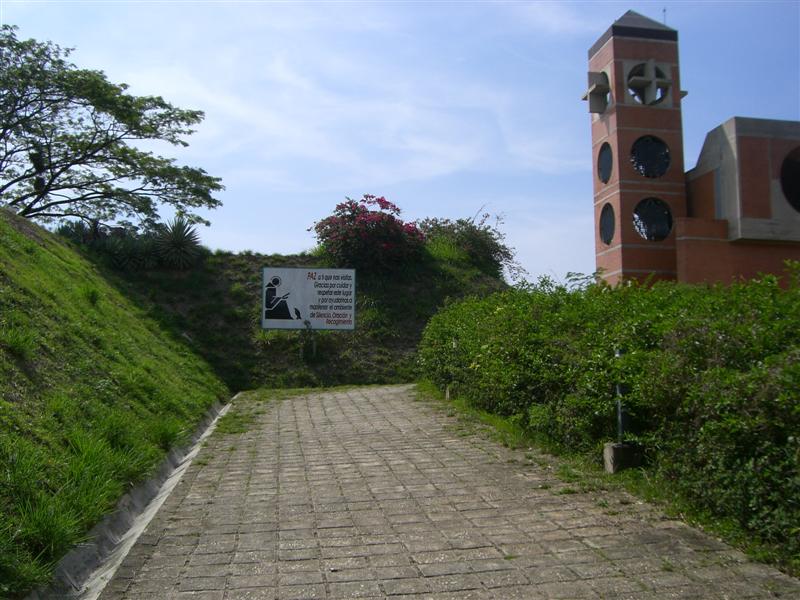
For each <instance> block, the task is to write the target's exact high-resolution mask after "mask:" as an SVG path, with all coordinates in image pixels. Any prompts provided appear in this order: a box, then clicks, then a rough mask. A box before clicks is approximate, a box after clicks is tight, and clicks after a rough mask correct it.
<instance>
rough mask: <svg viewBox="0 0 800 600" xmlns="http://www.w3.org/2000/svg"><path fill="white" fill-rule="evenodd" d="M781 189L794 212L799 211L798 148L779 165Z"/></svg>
mask: <svg viewBox="0 0 800 600" xmlns="http://www.w3.org/2000/svg"><path fill="white" fill-rule="evenodd" d="M781 189H782V190H783V195H784V196H786V199H787V200H788V201H789V204H791V205H792V208H794V209H795V210H796V211H800V147H798V148H795V149H794V150H792V151H791V152H789V154H788V155H787V156H786V158H784V159H783V164H781Z"/></svg>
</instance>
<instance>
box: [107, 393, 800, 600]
mask: <svg viewBox="0 0 800 600" xmlns="http://www.w3.org/2000/svg"><path fill="white" fill-rule="evenodd" d="M254 397H255V396H253V395H251V396H249V397H245V398H244V399H243V400H242V401H241V402H237V404H236V405H235V406H234V407H233V409H232V411H233V412H234V413H239V414H243V415H246V414H251V415H253V418H254V419H255V420H254V422H253V423H252V424H251V426H250V427H249V431H248V433H243V434H229V435H221V434H219V435H218V434H215V435H213V436H212V437H211V438H210V440H209V442H208V443H207V445H206V447H205V448H203V450H202V451H201V452H200V454H199V456H198V458H197V459H195V462H194V464H193V465H192V466H191V467H190V468H189V470H188V471H187V473H186V475H185V476H184V478H183V480H182V481H181V483H180V484H179V485H178V487H177V488H176V489H175V491H174V492H173V494H172V495H171V496H170V498H168V499H167V501H166V502H165V504H164V506H163V507H162V509H161V511H160V512H159V514H158V516H157V517H156V518H155V519H154V520H153V521H152V522H151V524H150V526H149V527H148V529H147V530H146V531H145V533H144V534H143V535H142V537H141V538H140V539H139V541H138V542H137V544H136V546H134V548H133V550H132V552H131V554H130V555H129V556H128V557H127V558H126V560H125V562H124V563H123V565H122V567H121V568H120V570H119V571H118V572H117V574H116V576H115V577H114V579H113V580H112V581H111V582H110V583H109V585H108V587H107V588H106V589H105V591H104V592H103V594H102V595H101V599H102V600H112V599H120V598H126V599H142V600H145V599H147V600H150V599H153V600H156V599H158V600H164V599H170V598H181V599H183V598H187V599H188V598H193V599H197V600H201V599H202V600H223V599H231V600H233V599H252V600H255V599H257V598H280V599H287V600H288V599H295V598H315V599H317V598H319V599H321V598H386V597H389V598H391V599H392V600H399V599H410V598H414V599H418V600H420V599H422V598H431V599H436V600H443V599H450V598H452V599H466V598H499V599H506V598H507V599H513V598H524V599H537V598H614V599H616V598H630V599H640V598H641V599H644V598H729V599H739V598H775V597H780V598H800V582H798V581H797V580H795V579H792V578H789V577H787V576H785V575H782V574H781V573H779V572H778V571H776V570H774V569H771V568H768V567H765V566H762V565H758V564H754V563H751V562H748V561H747V560H746V558H745V557H744V556H743V555H742V554H741V553H739V552H737V551H735V550H732V549H731V548H729V547H727V546H725V545H723V544H721V543H719V542H717V541H714V540H713V539H711V538H709V537H707V536H705V535H703V534H701V533H699V532H697V531H695V530H693V529H691V528H689V527H686V526H684V525H682V524H680V523H677V522H675V521H670V520H666V519H665V518H663V517H662V516H660V515H659V513H658V512H657V511H656V510H655V509H653V508H651V507H649V506H648V505H646V504H642V503H640V502H637V501H636V500H635V499H633V498H631V497H629V496H627V495H625V494H623V493H619V492H613V493H611V492H587V493H580V492H578V493H573V492H575V490H573V489H572V488H569V487H568V486H567V485H566V484H564V483H562V482H561V481H560V480H558V479H557V478H555V477H554V476H553V475H551V473H552V471H551V470H548V469H547V468H546V467H542V466H537V462H541V460H539V461H536V460H533V461H531V460H528V459H531V458H533V459H535V458H536V457H535V456H533V455H531V454H530V453H529V452H528V453H526V452H524V451H512V450H508V449H506V448H503V447H502V446H500V445H498V444H497V443H495V442H493V441H491V440H489V439H488V438H487V437H486V436H485V435H479V434H474V433H470V432H469V431H465V430H464V429H463V428H462V427H460V426H459V421H458V420H457V418H455V417H453V416H449V415H448V414H446V411H445V410H444V409H443V408H442V407H441V406H440V405H435V404H429V403H426V402H419V401H414V392H413V389H412V388H411V387H410V386H389V387H371V388H359V389H353V390H350V391H333V392H321V393H313V394H309V395H304V396H300V397H296V398H291V399H285V400H283V401H276V402H273V403H269V404H268V403H263V402H258V401H256V400H254V399H253V398H254Z"/></svg>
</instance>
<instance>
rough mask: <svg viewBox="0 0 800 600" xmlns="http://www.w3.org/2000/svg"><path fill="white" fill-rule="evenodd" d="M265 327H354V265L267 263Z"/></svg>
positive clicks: (263, 316) (263, 307)
mask: <svg viewBox="0 0 800 600" xmlns="http://www.w3.org/2000/svg"><path fill="white" fill-rule="evenodd" d="M261 300H262V307H261V327H263V328H264V329H306V328H309V327H310V328H311V329H355V326H356V272H355V270H354V269H314V268H285V267H284V268H282V267H274V268H273V267H264V271H263V284H262V290H261Z"/></svg>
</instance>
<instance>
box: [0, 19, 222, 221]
mask: <svg viewBox="0 0 800 600" xmlns="http://www.w3.org/2000/svg"><path fill="white" fill-rule="evenodd" d="M70 52H71V50H70V49H63V48H61V47H59V46H57V45H55V44H53V43H52V42H45V43H41V42H38V41H36V40H32V39H31V40H19V39H18V38H17V36H16V28H15V27H11V26H8V25H3V26H2V27H0V206H6V207H9V208H10V209H11V210H13V211H14V212H16V213H17V214H19V215H21V216H24V217H30V218H38V219H42V220H53V219H59V218H64V217H76V218H79V219H83V220H84V221H87V222H112V221H117V222H118V223H120V224H122V225H124V226H129V227H131V226H133V223H131V221H129V219H134V220H138V221H139V222H140V223H141V224H143V225H145V226H149V227H152V226H153V225H154V224H155V223H156V222H157V221H158V205H159V203H164V204H168V205H172V207H173V208H174V209H175V211H176V212H177V213H178V214H180V215H186V217H187V218H188V219H189V220H190V221H191V222H204V220H203V219H201V218H200V217H198V216H197V215H196V214H193V213H192V211H193V210H194V209H197V208H215V207H217V206H219V205H220V204H221V203H220V201H219V200H217V199H216V198H214V197H213V196H212V193H213V192H217V191H220V190H222V189H223V187H222V185H221V183H220V181H221V180H220V179H219V178H217V177H212V176H210V175H208V174H207V173H206V172H205V171H204V170H203V169H199V168H192V167H186V166H179V165H177V164H176V163H175V160H174V159H171V158H165V157H162V156H157V155H155V154H154V153H153V152H150V151H146V150H143V149H141V145H142V143H152V141H163V142H168V143H170V144H172V145H174V146H187V145H188V144H187V143H186V142H185V141H183V139H182V138H183V137H184V136H187V135H189V134H191V133H192V132H193V130H192V129H191V126H193V125H196V124H197V123H199V122H200V121H201V120H202V119H203V113H202V112H201V111H197V110H183V109H179V108H176V107H174V106H172V105H171V104H169V103H168V102H166V101H165V100H164V99H163V98H161V97H159V96H133V95H131V94H129V93H127V92H126V90H127V86H126V85H125V84H114V83H111V82H109V81H108V80H107V79H106V76H105V74H104V73H103V72H102V71H94V70H86V69H79V68H77V67H76V66H75V65H74V64H72V63H70V62H68V60H67V58H68V57H69V55H70Z"/></svg>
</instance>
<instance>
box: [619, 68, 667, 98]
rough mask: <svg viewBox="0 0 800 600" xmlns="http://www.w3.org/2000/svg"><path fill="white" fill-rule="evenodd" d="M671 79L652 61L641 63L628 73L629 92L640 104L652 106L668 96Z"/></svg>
mask: <svg viewBox="0 0 800 600" xmlns="http://www.w3.org/2000/svg"><path fill="white" fill-rule="evenodd" d="M668 90H669V81H668V80H667V78H666V76H665V75H664V71H662V70H661V69H659V68H658V67H657V66H656V65H655V63H653V62H652V61H649V62H646V63H640V64H638V65H636V66H635V67H633V68H632V69H631V70H630V73H628V93H629V94H630V95H631V96H632V97H633V99H634V100H636V102H638V103H639V104H647V105H650V106H652V105H653V104H658V103H659V102H661V101H662V100H664V98H666V97H667V91H668Z"/></svg>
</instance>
